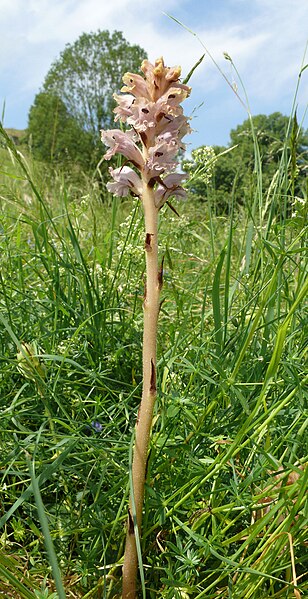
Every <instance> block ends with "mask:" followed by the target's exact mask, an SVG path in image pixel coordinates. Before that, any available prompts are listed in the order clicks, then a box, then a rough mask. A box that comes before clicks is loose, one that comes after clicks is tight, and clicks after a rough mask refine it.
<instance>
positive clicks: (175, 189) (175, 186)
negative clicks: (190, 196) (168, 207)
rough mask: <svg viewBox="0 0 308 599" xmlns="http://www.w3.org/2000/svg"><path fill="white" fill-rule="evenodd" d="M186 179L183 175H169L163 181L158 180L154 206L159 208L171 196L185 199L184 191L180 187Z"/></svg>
mask: <svg viewBox="0 0 308 599" xmlns="http://www.w3.org/2000/svg"><path fill="white" fill-rule="evenodd" d="M184 179H187V175H184V174H183V173H171V174H170V175H167V176H166V177H165V178H164V179H161V178H159V183H158V186H157V188H156V190H155V205H156V206H157V208H161V207H162V206H163V205H164V204H165V202H166V201H167V200H168V198H170V197H171V196H177V197H178V198H185V197H186V191H185V189H183V187H181V183H182V181H183V180H184Z"/></svg>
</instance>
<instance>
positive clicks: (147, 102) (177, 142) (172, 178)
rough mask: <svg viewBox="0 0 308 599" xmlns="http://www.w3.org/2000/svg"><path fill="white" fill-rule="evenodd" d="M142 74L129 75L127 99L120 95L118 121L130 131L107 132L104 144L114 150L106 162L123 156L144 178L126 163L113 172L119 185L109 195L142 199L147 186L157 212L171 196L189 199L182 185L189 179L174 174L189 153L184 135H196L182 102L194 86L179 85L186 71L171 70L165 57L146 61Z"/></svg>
mask: <svg viewBox="0 0 308 599" xmlns="http://www.w3.org/2000/svg"><path fill="white" fill-rule="evenodd" d="M141 71H142V72H143V73H144V77H143V76H141V75H137V74H133V73H126V74H125V75H124V77H123V82H124V86H123V87H122V89H121V92H123V93H122V95H117V94H114V98H115V100H116V102H117V104H118V105H117V107H116V108H115V109H114V112H115V114H116V117H115V120H116V121H117V120H120V121H121V122H122V123H126V124H127V125H129V126H130V128H129V129H128V130H127V131H125V132H124V131H121V130H120V129H110V130H108V131H102V132H101V137H102V141H103V143H104V144H105V145H106V146H108V147H109V149H108V151H107V152H106V154H105V156H104V158H105V159H106V160H109V159H110V158H111V157H112V156H114V155H115V154H116V153H120V154H122V155H123V156H124V157H125V158H126V159H127V161H128V162H130V163H131V165H133V166H134V167H135V169H136V170H138V171H139V173H140V176H139V174H138V173H137V172H136V170H134V169H133V168H131V167H130V166H127V165H126V164H125V165H123V166H122V167H120V168H115V169H113V168H110V169H109V171H110V174H111V176H112V178H113V182H110V183H108V184H107V188H108V191H110V192H111V193H113V194H115V195H118V196H126V195H127V194H128V193H129V192H130V193H132V194H133V195H136V196H139V197H142V194H143V191H144V189H145V187H146V186H148V187H149V188H151V189H153V191H154V202H155V205H156V207H157V208H160V207H161V206H163V204H164V203H165V202H166V201H167V200H168V198H169V197H170V196H172V195H173V196H178V197H184V196H185V191H184V189H183V187H181V183H182V182H183V180H184V179H185V178H186V177H187V175H184V174H181V173H176V172H174V170H175V168H176V165H177V161H176V156H177V154H178V152H179V150H182V149H185V145H184V143H183V142H182V138H183V137H184V135H186V134H187V133H189V132H190V131H191V129H190V127H189V124H188V119H187V117H185V116H184V114H183V109H182V107H181V106H180V103H181V102H182V101H183V100H185V98H187V96H188V95H189V93H190V87H188V86H187V85H184V84H183V83H180V82H179V77H180V74H181V69H180V67H173V68H169V67H165V65H164V61H163V59H162V58H159V59H158V60H156V62H155V64H154V65H153V64H151V63H150V62H149V61H148V60H144V61H143V63H142V65H141Z"/></svg>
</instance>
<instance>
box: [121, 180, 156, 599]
mask: <svg viewBox="0 0 308 599" xmlns="http://www.w3.org/2000/svg"><path fill="white" fill-rule="evenodd" d="M142 202H143V208H144V219H145V233H146V236H145V246H144V247H145V257H146V284H145V294H144V304H143V313H144V328H143V351H142V357H143V389H142V399H141V404H140V408H139V412H138V418H137V422H136V430H135V447H134V455H133V464H132V477H133V494H134V503H135V507H136V521H137V526H138V531H139V534H140V533H141V522H142V508H143V497H144V483H145V477H146V465H147V457H148V447H149V440H150V432H151V425H152V418H153V409H154V404H155V400H156V394H157V393H156V343H157V320H158V313H159V294H160V288H161V284H162V273H159V271H158V245H157V227H158V209H157V208H156V206H155V202H154V193H153V189H151V188H150V187H149V186H148V185H147V183H146V182H144V192H143V197H142ZM132 514H133V508H132V499H131V498H130V503H129V516H128V524H127V536H126V546H125V553H124V565H123V586H122V598H123V599H135V597H136V579H137V570H138V558H137V548H136V538H135V530H134V523H133V516H132Z"/></svg>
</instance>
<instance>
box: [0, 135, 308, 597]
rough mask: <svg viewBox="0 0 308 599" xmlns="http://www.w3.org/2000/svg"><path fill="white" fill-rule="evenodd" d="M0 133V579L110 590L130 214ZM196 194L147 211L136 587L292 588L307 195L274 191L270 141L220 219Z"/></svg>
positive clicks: (162, 592)
mask: <svg viewBox="0 0 308 599" xmlns="http://www.w3.org/2000/svg"><path fill="white" fill-rule="evenodd" d="M1 133H2V140H3V144H2V147H1V149H0V152H1V162H2V169H1V179H0V196H1V198H0V202H1V216H0V246H1V247H0V249H1V272H0V323H1V325H0V348H1V351H0V360H1V369H0V402H1V437H0V442H1V516H0V524H1V547H0V572H1V583H0V591H1V593H3V594H5V595H4V596H8V597H10V596H12V597H22V598H23V597H27V598H28V597H29V598H32V597H56V596H58V597H61V596H65V595H66V596H67V597H108V598H109V597H116V596H119V594H120V588H121V587H120V578H121V566H122V556H123V550H124V538H125V531H124V524H125V521H126V505H127V501H128V493H129V482H128V471H129V447H130V444H131V438H132V432H133V428H134V424H135V418H136V414H137V409H138V405H139V397H140V389H141V371H142V365H141V355H140V346H141V339H142V300H143V292H144V289H143V277H144V262H143V256H142V252H143V245H144V235H143V232H142V231H143V222H142V214H141V212H140V207H139V204H138V201H137V200H131V201H121V200H117V199H115V198H114V199H111V198H110V197H104V198H102V197H101V194H100V190H99V188H98V187H96V184H95V183H93V181H90V180H88V179H86V178H84V183H83V186H82V187H81V186H80V183H79V186H78V188H76V186H75V184H74V181H73V179H70V178H69V176H65V175H63V174H61V173H59V172H58V173H53V175H52V176H50V175H49V174H48V172H47V173H46V171H45V170H44V167H42V166H40V165H38V164H36V163H34V162H33V161H32V159H31V157H25V156H23V155H22V154H21V153H19V152H18V151H17V149H16V148H15V147H14V145H13V144H12V142H11V141H10V139H9V138H8V137H7V136H6V134H5V132H4V131H3V130H2V132H1ZM259 167H261V165H260V164H259ZM259 167H258V168H259ZM213 201H214V199H213ZM210 202H211V198H209V201H208V202H207V203H206V204H205V203H198V204H192V203H190V202H189V201H188V202H186V203H185V204H183V205H181V204H178V205H177V209H178V210H179V211H180V214H181V216H180V218H178V217H176V216H175V215H174V214H173V213H171V212H170V211H169V210H168V208H166V207H165V208H163V210H164V211H166V214H165V215H164V218H163V219H161V223H160V233H159V234H160V239H161V248H162V254H163V255H164V257H165V276H164V287H163V291H162V299H163V300H164V301H163V304H162V307H161V313H160V329H159V338H158V356H159V360H158V389H159V393H158V400H157V404H156V409H155V416H154V422H153V435H152V439H151V446H150V453H149V459H148V469H147V479H146V500H145V506H144V515H143V536H142V545H141V551H142V559H143V566H144V571H145V579H146V582H143V583H142V585H141V592H143V594H144V596H145V594H146V596H147V597H151V598H154V597H162V598H164V599H174V598H176V599H184V598H187V597H193V598H194V599H201V598H202V597H205V598H206V599H209V598H211V597H213V598H218V597H220V598H221V599H222V598H226V597H234V598H236V599H241V598H243V599H244V598H245V599H246V598H252V599H261V598H264V597H275V598H278V597H296V598H298V597H303V596H304V595H305V593H306V592H307V579H306V571H307V558H306V553H305V545H306V539H305V527H306V524H307V513H306V507H305V497H306V492H307V476H308V471H307V468H305V465H306V462H307V446H306V445H305V438H306V427H307V414H306V412H305V406H306V402H307V374H306V367H305V359H306V331H307V314H306V313H305V297H306V293H307V254H306V247H307V225H306V220H305V210H306V206H307V204H306V202H307V199H306V198H305V197H301V198H296V197H295V196H294V194H293V193H292V180H291V178H290V169H289V158H288V149H287V145H286V149H285V153H284V156H283V159H282V161H281V165H280V167H279V171H278V172H277V174H276V175H275V177H274V179H273V181H272V183H271V185H270V187H269V189H266V190H262V189H260V186H258V185H257V184H256V188H255V195H254V197H252V198H251V202H250V203H246V205H245V206H241V207H238V208H235V207H232V201H231V202H230V211H229V214H228V215H226V216H217V217H216V216H213V214H214V213H215V210H210ZM279 206H288V207H292V208H291V209H290V210H281V209H280V208H279ZM161 257H162V256H161ZM23 348H28V350H29V352H25V350H24V354H25V355H23V353H22V357H23V359H24V362H22V363H20V356H19V362H18V360H17V357H16V356H17V354H20V352H22V351H23ZM30 349H31V351H30ZM28 354H29V355H28ZM62 589H64V593H65V595H61V593H63V590H62Z"/></svg>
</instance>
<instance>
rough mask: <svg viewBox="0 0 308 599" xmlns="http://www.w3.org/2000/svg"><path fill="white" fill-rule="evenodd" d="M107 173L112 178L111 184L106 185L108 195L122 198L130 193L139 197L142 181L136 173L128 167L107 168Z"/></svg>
mask: <svg viewBox="0 0 308 599" xmlns="http://www.w3.org/2000/svg"><path fill="white" fill-rule="evenodd" d="M109 172H110V174H111V176H112V178H113V180H114V181H113V182H109V183H107V189H108V191H110V193H113V194H114V195H116V196H119V197H124V196H127V195H128V194H129V193H130V192H131V193H133V194H134V195H137V196H141V194H142V181H141V179H140V178H139V177H138V175H137V173H135V171H134V170H133V169H132V168H130V167H129V166H122V167H120V168H115V169H113V168H111V167H110V168H109Z"/></svg>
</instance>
